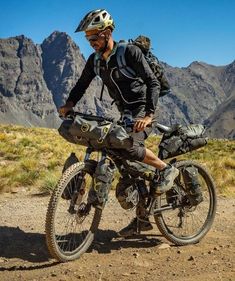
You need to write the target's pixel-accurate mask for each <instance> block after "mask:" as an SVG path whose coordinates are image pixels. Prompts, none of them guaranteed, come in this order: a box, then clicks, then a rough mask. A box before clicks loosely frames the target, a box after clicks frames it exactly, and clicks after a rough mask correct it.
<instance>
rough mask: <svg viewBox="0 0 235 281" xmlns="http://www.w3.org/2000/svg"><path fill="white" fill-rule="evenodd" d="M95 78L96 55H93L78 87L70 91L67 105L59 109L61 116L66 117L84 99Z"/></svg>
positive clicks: (77, 84)
mask: <svg viewBox="0 0 235 281" xmlns="http://www.w3.org/2000/svg"><path fill="white" fill-rule="evenodd" d="M95 76H96V74H95V72H94V54H92V55H91V56H90V57H89V58H88V60H87V63H86V65H85V67H84V69H83V71H82V74H81V76H80V78H79V79H78V81H77V83H76V85H75V86H74V87H73V88H72V90H71V91H70V93H69V96H68V99H67V101H66V103H65V105H63V106H61V107H60V108H59V110H58V112H59V114H60V115H62V116H65V115H66V113H67V112H68V111H70V110H71V109H72V107H74V106H75V105H76V103H77V102H78V101H79V100H80V99H81V98H82V96H83V95H84V93H85V92H86V89H87V88H88V87H89V85H90V83H91V81H92V80H93V78H94V77H95Z"/></svg>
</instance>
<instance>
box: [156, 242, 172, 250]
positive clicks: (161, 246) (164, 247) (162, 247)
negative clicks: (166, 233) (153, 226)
mask: <svg viewBox="0 0 235 281" xmlns="http://www.w3.org/2000/svg"><path fill="white" fill-rule="evenodd" d="M170 247H171V246H170V245H169V244H167V243H163V244H161V245H160V246H159V247H158V249H160V250H164V249H169V248H170Z"/></svg>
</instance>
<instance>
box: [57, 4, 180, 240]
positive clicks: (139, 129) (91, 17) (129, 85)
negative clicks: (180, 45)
mask: <svg viewBox="0 0 235 281" xmlns="http://www.w3.org/2000/svg"><path fill="white" fill-rule="evenodd" d="M114 28H115V25H114V21H113V18H112V17H111V15H110V14H109V13H108V12H107V11H106V10H104V9H99V10H94V11H91V12H89V13H88V14H87V15H86V16H85V17H84V18H83V20H82V21H81V22H80V24H79V25H78V27H77V29H76V32H81V31H84V32H85V36H86V39H87V40H88V42H89V43H90V45H91V47H92V48H93V49H94V51H95V52H94V53H92V54H91V55H90V56H89V58H88V60H87V62H86V65H85V67H84V69H83V72H82V74H81V76H80V78H79V79H78V81H77V83H76V85H75V86H74V87H73V89H72V90H71V92H70V94H69V97H68V99H67V101H66V103H65V105H64V106H62V107H60V108H59V110H58V111H59V114H60V115H62V116H66V114H67V113H68V112H69V111H71V109H72V108H73V107H74V106H75V105H76V104H77V102H79V100H80V99H81V98H82V96H83V94H84V93H85V91H86V89H87V88H88V86H89V84H90V83H91V81H92V80H93V78H95V76H96V75H97V73H96V71H95V67H96V65H95V61H96V62H97V61H98V63H99V76H100V78H101V79H102V81H103V83H104V85H106V87H107V89H108V92H109V95H110V96H111V98H112V99H113V100H114V102H115V103H116V105H117V108H118V110H119V111H120V113H121V115H122V116H124V114H125V112H129V113H131V115H132V118H133V120H134V122H135V123H134V128H133V132H131V133H130V134H131V136H132V138H133V140H134V143H133V146H132V147H131V148H122V149H120V150H119V155H120V157H122V158H124V159H127V160H132V161H135V160H137V161H140V162H143V163H145V164H148V165H150V166H153V167H154V168H156V175H155V177H154V180H153V183H152V185H153V188H154V191H155V195H156V196H158V195H160V194H162V193H164V192H166V191H168V190H169V189H170V188H171V187H172V185H173V182H174V180H175V178H176V177H177V176H178V174H179V171H178V169H177V168H176V167H174V166H171V165H169V164H166V163H165V162H163V161H162V160H160V159H159V158H158V157H157V156H156V155H155V154H154V153H153V152H152V151H151V150H149V149H148V148H146V147H145V146H144V141H145V139H146V138H147V137H148V135H149V134H150V131H151V129H150V128H149V127H148V125H150V124H151V123H152V122H153V116H154V112H155V109H156V106H157V102H158V96H159V92H160V83H159V81H158V80H157V78H156V76H155V75H154V73H153V72H152V70H151V68H150V66H149V65H148V63H147V61H146V60H145V58H144V55H143V53H142V51H141V50H140V49H139V48H138V47H137V46H135V45H131V44H130V45H128V46H127V48H126V51H125V59H126V64H127V65H128V66H130V67H131V69H133V70H134V71H135V73H136V75H137V78H133V77H128V76H127V75H125V74H123V73H122V72H121V71H120V69H119V67H118V62H117V56H116V54H117V53H116V51H117V48H118V43H117V42H116V41H114V39H113V37H112V32H113V30H114ZM60 134H61V135H63V136H64V137H65V138H67V139H69V127H68V126H66V125H64V126H63V125H62V127H61V128H60ZM120 172H121V171H120ZM124 181H125V178H124V175H122V177H121V178H120V182H119V184H118V185H117V186H121V185H122V183H123V182H124ZM116 194H118V192H116ZM137 224H138V228H139V229H140V230H141V231H147V230H151V229H152V225H151V224H150V222H149V221H148V219H144V220H143V221H140V222H137V219H134V220H133V221H132V222H131V223H130V224H129V225H128V226H127V227H125V228H124V229H122V230H121V231H120V232H119V235H121V236H124V237H125V236H131V235H133V234H135V233H136V231H137Z"/></svg>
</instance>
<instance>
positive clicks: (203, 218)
mask: <svg viewBox="0 0 235 281" xmlns="http://www.w3.org/2000/svg"><path fill="white" fill-rule="evenodd" d="M176 167H177V168H178V169H179V171H180V173H179V176H178V177H177V178H176V180H175V182H174V186H173V188H172V189H171V190H170V191H168V192H166V194H163V195H161V196H159V198H158V199H157V200H156V208H157V209H160V208H162V207H163V206H169V205H171V206H172V208H171V209H170V210H168V211H163V212H159V213H156V215H155V216H154V218H155V221H156V224H157V226H158V228H159V230H160V232H161V233H162V234H163V236H164V237H165V238H166V239H167V240H169V241H170V242H172V243H174V244H175V245H187V244H194V243H197V242H199V241H200V240H201V239H202V238H203V237H204V236H205V235H206V233H207V232H208V231H209V230H210V228H211V226H212V223H213V221H214V217H215V213H216V191H215V184H214V181H213V179H212V177H211V176H210V174H209V173H208V171H207V170H206V169H205V167H203V166H202V165H200V164H198V163H196V162H194V161H187V160H186V161H179V162H177V163H176ZM187 167H194V168H196V169H197V171H198V182H199V183H200V188H201V195H202V202H200V203H199V204H198V205H192V204H191V203H190V191H189V190H188V188H187V186H186V183H185V182H184V177H183V172H184V170H185V168H187Z"/></svg>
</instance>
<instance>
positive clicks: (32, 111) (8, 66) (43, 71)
mask: <svg viewBox="0 0 235 281" xmlns="http://www.w3.org/2000/svg"><path fill="white" fill-rule="evenodd" d="M156 55H157V54H156ZM162 64H163V66H164V68H165V71H166V76H167V77H168V79H169V82H170V84H171V86H172V90H173V94H171V95H168V96H165V97H164V98H160V99H159V105H158V110H157V115H158V116H159V117H158V121H159V122H162V123H164V124H166V125H171V124H175V123H181V124H189V123H204V122H205V124H207V126H209V128H208V132H210V134H211V135H212V136H213V134H215V135H216V136H217V137H222V138H224V137H229V138H231V136H233V133H231V130H230V129H226V130H225V131H223V132H222V130H218V129H214V128H216V127H217V125H216V124H219V125H218V126H225V124H226V128H227V124H230V125H229V128H232V127H234V119H231V118H233V117H231V116H232V115H233V114H232V112H233V110H232V108H231V105H230V104H233V98H232V97H233V96H234V92H235V73H234V68H235V66H234V65H235V62H233V63H231V64H229V65H227V66H213V65H209V64H206V63H204V62H192V63H191V64H190V65H189V66H188V67H184V68H178V67H171V66H170V65H168V64H166V63H162ZM84 65H85V59H84V57H83V55H82V53H81V51H80V49H79V47H78V46H77V45H76V44H75V43H74V42H73V41H72V39H71V38H70V37H69V36H68V35H67V34H66V33H64V32H59V31H55V32H53V33H52V34H51V35H50V36H49V37H48V38H46V39H45V40H44V41H43V43H42V44H41V45H35V44H34V43H33V42H32V40H31V39H29V38H26V37H25V36H23V35H22V36H17V37H12V38H8V39H0V122H1V123H15V124H22V125H27V126H46V127H58V124H59V123H60V122H61V121H60V119H59V118H58V114H57V108H58V107H59V106H61V105H62V104H64V102H65V100H66V98H67V96H68V93H69V92H70V90H71V88H72V87H73V86H74V85H75V83H76V81H77V79H78V78H79V77H80V75H81V72H82V69H83V67H84ZM101 85H102V83H101V81H100V79H99V78H95V79H94V80H93V81H92V83H91V85H90V86H89V88H88V89H87V91H86V94H85V95H84V97H83V98H82V99H81V101H80V102H79V104H78V109H79V110H80V111H83V112H87V113H89V112H90V113H94V114H98V115H106V116H109V117H110V116H112V117H116V118H118V116H119V113H118V111H117V109H116V107H115V106H114V105H112V104H111V99H110V97H109V95H108V93H107V91H106V89H105V91H104V95H103V100H102V102H101V101H100V100H99V96H100V91H101ZM231 100H232V102H231ZM230 108H231V109H230ZM228 111H229V112H230V111H231V113H230V114H228ZM218 112H220V113H219V115H218ZM223 115H224V116H226V117H224V119H223V120H226V122H224V121H222V120H221V123H219V119H220V118H222V116H223ZM215 131H216V133H215ZM232 138H233V137H232Z"/></svg>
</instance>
